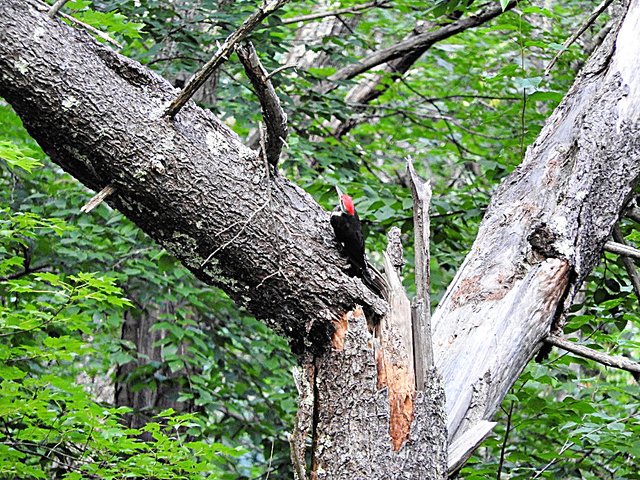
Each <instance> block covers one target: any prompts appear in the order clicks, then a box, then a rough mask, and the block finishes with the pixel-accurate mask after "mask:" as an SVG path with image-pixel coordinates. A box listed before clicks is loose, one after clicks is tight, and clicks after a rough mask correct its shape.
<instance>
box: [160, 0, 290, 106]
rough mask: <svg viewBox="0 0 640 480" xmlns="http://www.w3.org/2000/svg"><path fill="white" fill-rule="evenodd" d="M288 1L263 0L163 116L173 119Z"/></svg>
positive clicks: (188, 83) (186, 86) (194, 76)
mask: <svg viewBox="0 0 640 480" xmlns="http://www.w3.org/2000/svg"><path fill="white" fill-rule="evenodd" d="M288 1H289V0H263V3H262V5H261V6H260V7H258V9H257V10H256V11H255V12H253V13H252V14H251V15H250V16H249V17H248V18H247V19H246V20H245V21H244V22H243V23H242V25H240V27H238V29H237V30H236V31H235V32H233V33H232V34H231V35H229V36H228V37H227V38H226V39H225V41H224V42H223V44H222V45H220V47H218V50H217V51H216V53H215V54H214V55H213V57H211V60H209V61H208V62H207V63H206V64H205V65H204V66H203V67H202V68H201V69H200V70H198V71H197V72H196V73H195V74H194V75H193V76H192V77H191V78H190V79H189V80H188V81H187V84H186V85H185V86H184V88H183V89H182V91H181V92H180V93H179V94H178V96H177V97H176V98H175V99H174V100H173V101H172V102H171V104H170V105H169V107H168V108H167V110H166V111H165V113H164V114H165V115H166V116H167V117H169V118H173V117H175V116H176V114H177V113H178V112H179V111H180V109H181V108H182V107H183V106H184V104H185V103H187V101H188V100H189V99H190V98H191V97H192V96H193V94H194V93H196V90H198V89H199V88H200V87H201V86H202V84H203V83H204V82H206V81H207V78H209V77H210V76H211V75H212V74H213V72H215V71H216V69H217V68H218V67H219V66H220V64H221V63H222V62H224V61H225V60H226V59H227V58H228V57H229V55H231V53H232V52H233V49H234V47H235V46H236V44H238V43H239V42H241V41H242V40H244V39H245V38H246V37H247V35H249V33H251V31H252V30H253V29H254V28H255V27H256V26H257V25H258V24H259V23H260V22H262V21H263V20H264V19H265V18H267V17H268V16H269V15H270V14H272V13H273V12H275V11H276V10H278V9H279V8H280V7H282V6H283V5H284V4H285V3H287V2H288Z"/></svg>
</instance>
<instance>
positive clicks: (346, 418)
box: [311, 310, 447, 480]
mask: <svg viewBox="0 0 640 480" xmlns="http://www.w3.org/2000/svg"><path fill="white" fill-rule="evenodd" d="M344 324H345V325H347V324H348V330H347V331H346V332H344V333H345V339H344V344H343V346H340V347H338V348H334V349H332V350H331V351H330V352H328V353H327V354H326V355H323V356H322V357H320V358H318V359H316V364H315V367H316V378H315V385H316V405H317V409H316V411H317V412H318V413H317V418H316V422H315V426H314V428H315V432H316V435H314V445H313V450H312V455H313V460H314V464H313V468H312V470H313V472H314V474H315V477H314V476H312V477H311V478H317V479H327V480H329V479H331V480H333V479H336V480H341V479H344V480H365V479H366V480H369V479H372V478H375V479H380V480H395V479H412V480H429V479H442V478H446V474H447V466H446V456H445V455H446V450H445V449H444V448H442V447H443V446H444V445H445V444H446V433H445V430H444V428H442V429H436V428H432V427H433V424H434V423H435V424H438V421H437V420H436V421H435V422H434V419H439V420H440V421H441V422H442V425H443V427H444V411H443V410H442V405H443V404H444V398H443V397H442V391H443V389H442V386H441V385H440V382H439V381H438V380H437V379H438V378H439V377H438V375H437V373H436V372H435V371H432V372H431V374H432V375H433V378H435V379H436V381H435V382H433V383H432V384H431V385H432V387H433V388H427V389H425V390H424V391H421V392H417V393H416V396H415V398H414V400H413V411H414V422H413V424H412V426H411V433H410V436H409V439H408V440H407V441H406V443H404V446H403V447H402V448H400V449H399V450H397V451H394V450H393V449H392V448H391V446H392V438H391V435H390V432H389V418H390V417H391V412H390V406H389V397H388V395H389V389H388V388H381V385H380V384H379V381H380V372H381V368H380V366H379V365H376V363H377V362H376V358H378V354H379V349H380V348H381V346H380V345H379V344H377V343H376V341H375V338H374V337H373V335H372V334H371V332H370V329H369V326H368V325H367V322H366V320H365V318H364V316H363V315H362V311H361V310H356V311H355V312H352V313H349V315H348V318H345V323H344ZM378 363H379V362H378Z"/></svg>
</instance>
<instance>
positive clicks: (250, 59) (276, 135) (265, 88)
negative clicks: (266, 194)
mask: <svg viewBox="0 0 640 480" xmlns="http://www.w3.org/2000/svg"><path fill="white" fill-rule="evenodd" d="M236 53H237V54H238V58H239V59H240V62H241V63H242V66H243V67H244V70H245V72H246V74H247V77H249V80H250V81H251V85H253V88H254V90H255V92H256V96H257V97H258V100H259V101H260V107H261V108H262V117H263V118H264V122H265V125H266V127H267V135H266V137H267V138H266V141H265V147H264V150H265V152H264V153H265V155H266V158H267V162H268V163H269V164H270V165H272V166H273V170H274V173H275V174H277V172H278V167H277V165H278V160H279V159H280V153H281V152H282V147H283V145H285V143H286V141H287V135H288V133H289V132H288V129H287V114H286V113H285V112H284V110H283V109H282V106H281V105H280V99H279V98H278V95H277V94H276V91H275V89H274V88H273V84H272V83H271V81H270V80H269V75H268V74H267V71H266V70H265V68H264V67H263V66H262V63H260V59H259V58H258V54H257V53H256V49H255V48H254V46H253V44H252V43H251V42H247V43H246V44H243V45H238V46H237V47H236Z"/></svg>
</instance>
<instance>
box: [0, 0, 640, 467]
mask: <svg viewBox="0 0 640 480" xmlns="http://www.w3.org/2000/svg"><path fill="white" fill-rule="evenodd" d="M0 5H1V8H0V95H2V96H3V97H4V98H5V99H6V100H7V101H9V102H10V103H11V104H12V105H13V107H14V108H15V110H16V111H17V112H18V114H19V115H20V116H21V117H22V119H23V121H24V123H25V126H26V127H27V129H28V130H29V132H30V133H31V135H32V136H33V137H34V138H35V139H36V140H37V141H38V142H39V143H40V145H41V146H42V147H43V149H44V150H45V151H46V152H47V153H48V154H49V155H50V156H51V158H52V159H53V161H55V162H56V163H58V164H59V165H61V166H62V168H64V169H65V170H66V171H68V172H70V173H71V174H72V175H74V176H75V177H76V178H78V179H79V180H80V181H82V182H83V183H84V184H85V185H87V186H89V187H90V188H93V189H96V190H98V189H101V188H102V187H104V186H105V185H107V184H111V185H114V186H115V188H116V193H115V194H114V195H113V196H111V197H110V198H109V199H108V202H109V203H110V204H111V205H112V206H113V207H114V208H117V209H119V210H120V211H122V212H123V213H124V214H125V215H127V216H128V217H129V218H130V219H131V220H132V221H134V222H135V223H136V224H137V225H139V226H140V227H141V228H142V229H143V230H144V231H145V232H147V233H148V234H149V235H150V236H151V237H152V238H153V239H155V240H156V241H158V242H159V243H160V244H162V245H163V246H165V247H166V248H167V249H168V250H169V251H170V252H171V253H173V254H174V255H175V256H176V257H177V258H179V259H180V260H181V261H182V262H183V263H184V264H185V265H186V266H187V267H188V268H189V269H190V270H191V271H192V272H193V273H194V274H195V275H196V276H197V277H199V278H200V279H202V280H204V281H205V282H207V283H210V284H213V285H217V286H220V287H221V288H222V289H224V290H225V291H226V292H227V293H229V295H230V296H231V297H232V298H234V299H235V300H236V301H237V302H238V304H240V305H244V306H246V307H247V308H248V309H249V310H250V311H251V312H253V313H254V314H255V315H256V316H257V317H258V318H261V319H264V320H265V321H266V322H267V323H268V324H269V325H271V326H272V327H274V328H275V329H276V330H277V331H278V332H280V333H282V334H283V335H285V336H287V337H288V338H289V339H290V341H291V344H292V347H293V349H294V351H296V352H297V353H299V354H300V355H301V356H302V358H304V359H306V364H305V366H306V367H307V372H309V371H310V370H312V371H311V372H310V373H309V375H305V378H307V379H308V380H311V382H312V383H310V384H309V385H308V390H309V391H311V393H312V394H313V393H314V392H315V395H313V399H314V400H312V405H313V408H312V412H311V423H312V425H311V427H312V428H311V430H312V432H313V434H314V471H315V474H316V475H317V476H318V477H319V478H322V476H323V474H324V475H325V477H324V478H328V477H327V476H326V472H327V471H338V470H339V471H340V472H341V474H342V475H343V477H342V478H441V476H442V475H443V471H444V469H443V468H435V467H434V468H433V469H432V471H430V472H425V470H426V468H420V465H423V466H424V465H426V463H424V462H426V461H427V459H426V458H425V457H424V455H431V453H430V452H431V450H429V449H428V448H425V444H426V443H427V442H424V440H425V437H426V436H427V435H429V432H425V431H424V430H421V425H424V422H423V421H424V419H425V417H428V416H434V415H439V413H438V409H437V406H438V404H441V402H442V399H441V398H440V397H439V396H438V395H437V392H436V394H434V395H432V402H433V404H432V405H429V404H428V403H425V402H424V401H423V400H422V398H424V397H425V396H426V397H429V396H430V394H427V395H425V394H420V393H418V394H417V396H416V398H415V399H414V403H413V404H414V410H413V412H414V419H415V420H414V423H413V426H412V431H411V433H410V434H409V438H408V440H407V441H406V442H405V443H404V444H403V446H402V447H401V448H400V449H399V450H398V451H395V450H394V448H393V446H392V440H391V435H390V434H389V436H387V432H388V426H389V424H390V412H389V410H388V409H387V406H388V399H387V398H386V393H385V390H380V389H379V388H378V384H377V383H376V376H377V375H378V373H379V372H378V370H377V369H378V368H379V367H378V366H377V365H376V362H375V352H374V347H375V342H374V341H373V338H372V337H371V334H370V333H369V329H368V327H367V322H365V321H364V320H363V319H362V318H360V317H359V316H358V315H355V314H354V313H350V312H353V310H354V307H355V306H356V305H363V306H364V307H365V314H366V316H367V319H368V320H369V321H370V323H371V322H374V321H376V319H379V318H380V317H381V316H382V315H383V314H384V313H385V311H386V307H387V305H386V303H385V302H384V301H383V300H382V299H380V298H378V297H376V296H375V295H374V294H373V293H371V292H370V291H369V290H368V289H366V287H364V285H363V284H362V283H361V282H360V281H359V280H358V279H354V278H351V277H349V276H348V275H346V274H345V273H344V270H343V267H344V266H345V265H344V264H345V261H344V259H342V258H341V257H340V255H339V254H338V252H337V249H336V248H335V245H334V241H333V235H332V232H331V229H330V228H329V222H328V215H327V213H326V212H325V211H323V210H322V208H320V207H319V206H318V205H317V204H316V203H315V202H314V201H313V199H312V198H311V197H310V196H309V195H307V194H306V193H305V192H303V191H302V190H301V189H299V188H298V187H296V186H295V185H293V184H292V183H291V182H289V181H287V180H285V179H282V178H275V179H274V178H270V176H269V174H268V172H267V171H266V169H265V168H264V165H263V162H262V161H261V160H260V159H258V158H257V157H256V155H255V153H254V152H253V151H251V150H250V149H248V148H246V147H244V146H243V145H242V144H241V143H240V141H239V139H238V138H237V136H236V135H235V134H234V133H233V132H231V131H230V130H229V129H228V128H227V127H225V126H224V125H223V124H221V122H219V121H218V120H217V119H216V118H214V117H213V116H212V115H211V114H209V113H208V112H205V111H203V110H201V109H199V108H197V107H196V106H195V105H193V104H189V105H187V106H186V107H185V108H184V109H183V110H182V111H181V112H180V113H179V114H178V115H177V117H176V118H175V120H173V121H170V120H168V119H166V118H163V117H162V116H161V113H162V112H163V110H164V107H165V106H166V104H167V102H168V101H170V100H171V99H172V97H173V96H174V95H175V94H176V93H177V92H176V90H175V89H173V88H172V87H171V86H170V85H169V84H168V83H167V82H166V81H164V80H163V79H162V78H160V77H158V76H157V75H155V74H153V73H151V72H149V71H148V70H146V69H144V68H143V67H141V66H140V65H139V64H137V63H136V62H134V61H131V60H129V59H126V58H124V57H122V56H120V55H118V54H116V53H114V52H112V51H110V50H109V49H108V48H106V47H104V46H102V45H100V44H98V43H97V42H95V41H93V40H92V39H91V38H90V37H89V36H88V35H87V34H85V33H83V32H79V31H76V30H74V29H72V28H71V27H69V26H67V25H65V24H63V23H61V22H60V21H58V20H56V19H54V20H51V19H49V18H48V17H47V16H46V15H45V14H43V13H42V11H41V10H40V8H39V7H38V6H37V5H38V3H37V2H31V1H30V0H27V1H24V0H0ZM639 19H640V0H632V1H631V7H630V10H629V13H628V14H627V16H626V18H625V21H624V24H623V26H622V28H621V29H620V28H619V26H618V28H613V29H612V33H611V34H610V36H609V39H608V41H606V42H605V43H604V44H603V46H602V48H600V50H599V51H597V52H596V53H595V54H594V57H593V58H592V59H591V60H590V62H589V63H588V65H587V67H586V69H585V72H584V73H583V74H582V75H581V76H580V77H579V78H578V80H577V81H576V84H575V85H574V86H573V87H572V89H571V91H570V92H569V94H568V95H567V98H566V99H565V100H564V101H563V102H562V104H561V105H560V106H559V107H558V108H557V110H556V111H555V112H554V114H553V115H552V117H551V118H550V120H549V122H548V124H547V126H546V127H545V128H544V130H543V132H542V133H541V135H540V137H539V139H538V140H537V141H536V142H535V144H534V145H533V146H532V147H531V148H530V149H529V151H528V153H527V156H526V159H525V161H524V162H523V164H522V166H521V167H520V168H518V169H517V171H516V172H514V174H512V175H511V176H510V177H509V178H508V179H507V180H506V181H505V182H503V185H502V186H501V187H500V189H499V190H498V192H497V193H496V195H495V196H494V199H493V201H492V204H491V207H490V209H489V211H488V213H487V216H486V218H485V220H484V221H483V224H482V226H481V229H480V232H479V234H478V237H477V240H476V242H475V244H474V246H473V248H472V250H471V252H470V253H469V255H468V257H467V259H466V260H465V262H464V264H463V266H462V267H461V269H460V272H459V273H458V275H457V276H456V278H455V280H454V282H453V283H452V285H451V286H450V287H449V290H448V291H447V294H446V296H445V298H443V300H442V302H441V305H440V307H439V308H438V310H437V311H436V313H435V316H434V325H433V333H434V344H435V345H434V347H435V348H434V356H435V361H436V365H437V366H438V367H439V369H440V371H441V373H442V376H443V381H444V388H445V391H446V397H447V400H446V410H447V412H448V414H449V418H448V428H449V441H450V442H451V444H452V446H451V448H450V458H449V464H450V465H451V466H453V465H454V464H457V463H458V462H459V460H460V459H461V458H463V457H464V456H465V455H466V454H467V452H468V451H469V449H470V447H471V446H472V445H473V444H475V443H476V442H477V441H478V440H479V439H480V438H482V437H483V436H484V435H485V434H486V433H487V431H488V429H489V428H490V427H491V424H489V423H488V422H487V420H489V419H490V418H491V416H492V415H493V413H494V412H495V410H496V408H497V407H498V405H499V404H500V402H501V401H502V399H503V397H504V395H505V394H506V392H507V391H508V389H509V388H510V386H511V385H512V384H513V382H514V381H515V379H516V378H517V376H518V374H519V373H520V372H521V370H522V369H523V368H524V366H525V365H526V363H527V362H528V361H529V359H530V358H531V356H532V355H533V354H534V352H535V351H536V350H537V349H538V347H539V344H540V341H541V340H542V339H543V338H544V336H545V335H546V334H547V333H548V331H549V329H550V328H551V325H552V323H553V322H554V321H558V319H559V314H560V313H561V312H562V311H563V308H565V307H566V306H567V305H568V304H569V303H570V301H571V298H572V296H573V292H575V289H576V288H577V287H578V286H579V285H580V283H581V282H582V281H583V279H584V278H585V276H586V275H587V274H588V273H589V271H590V270H591V268H592V267H593V265H594V264H595V263H596V261H597V259H598V257H599V254H600V251H601V248H602V245H603V243H604V241H605V240H606V238H607V236H608V235H609V232H610V229H611V227H612V225H613V224H614V222H615V221H616V219H617V216H618V212H619V211H620V209H621V208H622V206H623V205H624V203H625V201H626V199H627V198H628V197H629V194H630V192H631V191H632V189H633V187H634V185H635V184H636V183H637V180H638V176H639V175H640V162H639V161H638V160H639V157H640V140H639V138H640V136H639V133H640V132H639V125H638V114H639V112H640V99H639V95H638V92H639V91H640V78H639V77H638V75H636V74H635V73H636V72H637V71H638V70H639V68H640V54H639V52H638V45H637V42H636V41H635V32H637V31H638V29H639V28H640V20H639ZM621 20H622V17H621ZM616 37H617V38H618V40H617V42H616V41H615V40H616ZM345 318H348V319H351V322H350V323H349V324H348V328H347V334H346V337H345V342H344V344H342V345H341V348H332V347H331V346H330V339H331V336H332V334H333V332H334V321H337V322H338V324H339V322H340V321H343V320H344V319H345ZM336 347H338V345H336ZM303 397H304V398H308V397H305V396H304V395H303ZM434 406H435V407H436V408H434ZM340 418H344V419H345V421H344V422H343V423H338V421H339V419H340ZM363 439H364V440H363ZM372 439H376V441H375V442H371V440H372ZM366 442H370V443H368V444H367V448H366V450H359V449H357V448H354V446H358V445H360V446H364V445H365V443H366ZM444 442H445V441H444V439H443V440H442V441H441V443H442V445H444ZM363 448H364V447H363ZM434 455H437V454H434ZM423 459H424V462H423ZM432 460H433V457H432ZM327 462H340V463H339V464H338V463H332V464H331V465H328V466H327ZM439 462H440V466H441V467H443V465H442V461H441V460H440V461H439ZM435 463H438V461H436V462H435ZM365 465H366V466H367V468H366V469H364V470H363V466H365ZM335 478H338V477H335Z"/></svg>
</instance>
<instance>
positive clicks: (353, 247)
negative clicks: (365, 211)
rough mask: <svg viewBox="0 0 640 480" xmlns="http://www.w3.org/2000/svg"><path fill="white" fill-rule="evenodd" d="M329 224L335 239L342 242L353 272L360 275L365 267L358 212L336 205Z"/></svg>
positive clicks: (362, 238)
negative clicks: (349, 211)
mask: <svg viewBox="0 0 640 480" xmlns="http://www.w3.org/2000/svg"><path fill="white" fill-rule="evenodd" d="M331 226H332V227H333V231H334V233H335V234H336V240H338V242H340V243H341V244H342V247H343V251H344V253H346V254H347V256H348V257H349V260H350V262H351V265H352V266H353V268H354V270H355V271H354V272H353V273H354V274H355V275H358V276H359V277H361V276H362V271H363V270H365V269H366V268H367V265H366V263H365V262H366V260H365V253H364V236H363V235H362V225H361V224H360V218H358V214H357V213H354V214H353V215H350V214H349V213H346V212H343V211H341V208H340V207H338V208H336V210H334V212H333V214H332V215H331Z"/></svg>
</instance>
